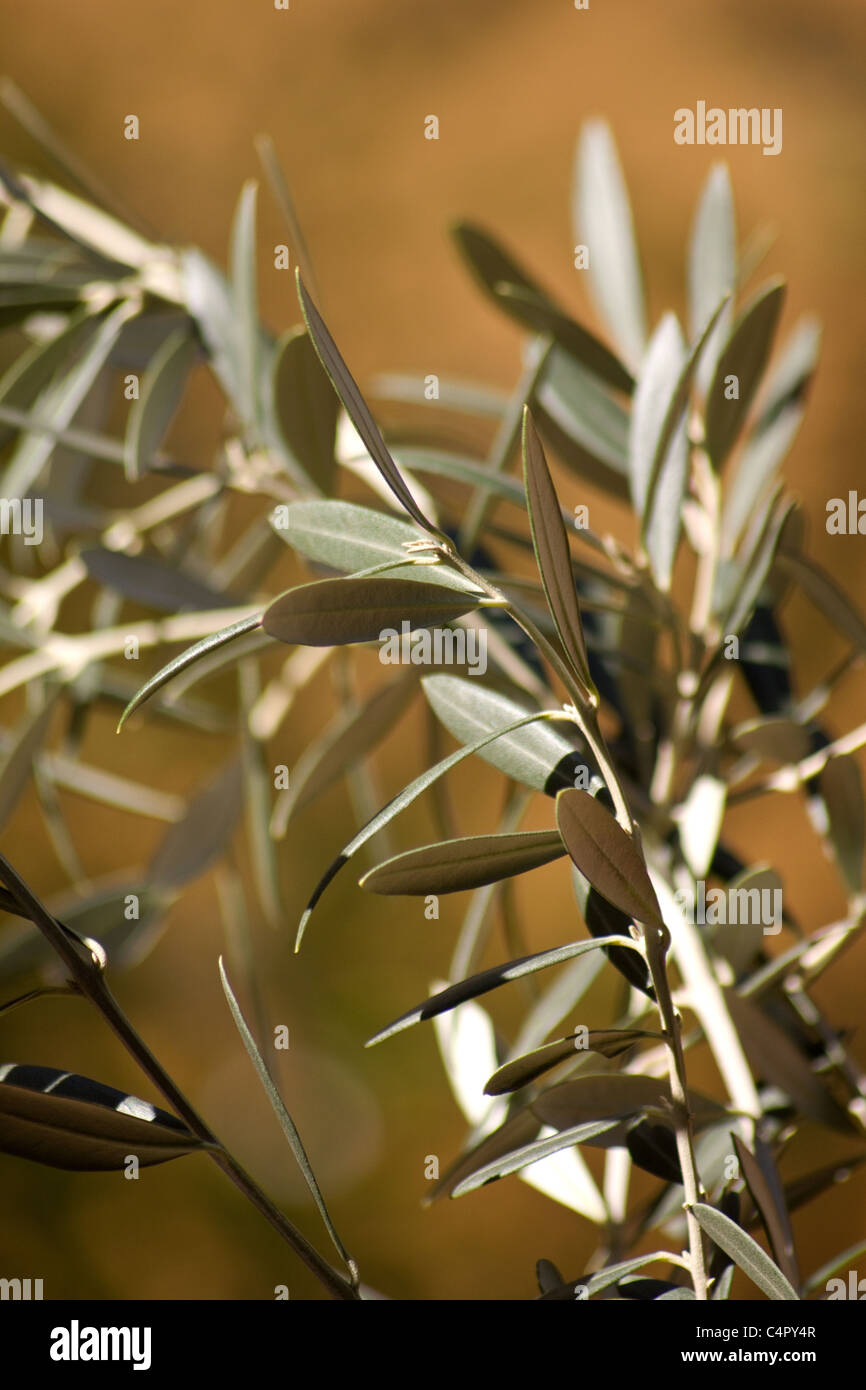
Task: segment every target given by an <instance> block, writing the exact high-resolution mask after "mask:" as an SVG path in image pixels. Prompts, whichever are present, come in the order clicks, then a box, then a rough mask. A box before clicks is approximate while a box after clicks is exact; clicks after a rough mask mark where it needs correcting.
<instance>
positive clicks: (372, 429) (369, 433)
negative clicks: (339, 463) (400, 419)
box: [297, 273, 450, 544]
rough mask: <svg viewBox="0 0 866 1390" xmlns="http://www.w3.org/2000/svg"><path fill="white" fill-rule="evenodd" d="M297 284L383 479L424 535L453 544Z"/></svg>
mask: <svg viewBox="0 0 866 1390" xmlns="http://www.w3.org/2000/svg"><path fill="white" fill-rule="evenodd" d="M297 281H298V300H299V302H300V305H301V311H302V313H303V315H304V321H305V322H306V325H307V329H308V330H309V334H310V337H311V338H312V340H313V344H314V346H315V349H316V352H317V353H318V354H319V359H320V361H321V363H322V366H323V367H324V368H325V371H326V372H327V373H328V376H329V377H330V378H331V381H332V382H333V383H334V390H335V391H336V392H337V395H338V396H339V397H340V400H341V401H342V402H343V405H344V406H345V408H346V411H347V413H348V415H349V418H350V419H351V421H352V424H353V425H354V426H355V429H356V430H357V431H358V434H359V435H360V436H361V439H362V440H363V442H364V447H365V448H366V450H367V452H368V454H369V455H370V457H371V459H372V460H373V462H374V463H375V465H376V467H377V468H378V469H379V472H380V473H381V474H382V477H383V478H384V479H385V482H386V483H387V484H388V486H389V487H390V489H391V491H392V492H393V494H394V496H395V497H396V498H397V501H398V502H399V503H400V505H401V506H402V507H404V508H405V510H406V511H407V512H408V514H409V516H411V517H412V520H413V521H416V522H417V523H418V525H419V526H420V527H421V529H422V530H423V531H426V532H427V533H428V534H430V535H435V536H438V537H439V538H440V540H443V541H446V542H447V543H449V544H450V542H448V538H447V536H445V535H444V534H443V533H442V532H441V531H440V530H439V528H438V527H437V526H434V525H433V523H432V522H431V521H428V520H427V518H426V517H425V515H424V513H423V512H422V511H421V509H420V507H419V506H418V504H417V502H416V501H415V499H414V497H413V496H412V494H411V492H410V491H409V489H408V487H407V486H406V483H405V482H404V480H403V477H402V475H401V473H400V470H399V469H398V467H397V465H396V463H395V462H394V460H393V459H392V457H391V455H390V453H389V452H388V449H387V447H386V445H385V441H384V439H383V438H382V435H381V433H380V431H379V427H378V425H377V424H376V422H375V420H374V419H373V417H372V415H371V414H370V410H369V407H368V406H367V403H366V401H365V400H364V398H363V396H362V395H361V392H360V391H359V389H358V386H357V383H356V382H355V380H354V378H353V377H352V374H351V373H350V371H349V369H348V367H347V366H346V364H345V362H344V361H343V359H342V357H341V356H340V353H339V350H338V348H337V345H336V343H335V342H334V340H333V338H332V337H331V335H330V333H329V332H328V329H327V328H326V326H325V322H324V320H323V318H322V316H321V314H320V313H319V311H318V309H317V308H316V306H315V304H314V303H313V301H312V299H311V298H310V296H309V294H308V293H307V289H306V286H305V285H304V282H303V280H302V279H301V276H300V273H298V276H297Z"/></svg>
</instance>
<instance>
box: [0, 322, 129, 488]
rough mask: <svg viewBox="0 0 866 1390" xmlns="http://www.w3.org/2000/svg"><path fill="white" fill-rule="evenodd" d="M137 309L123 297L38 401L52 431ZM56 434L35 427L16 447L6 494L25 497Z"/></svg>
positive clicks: (80, 397) (71, 412)
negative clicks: (72, 362) (77, 356)
mask: <svg viewBox="0 0 866 1390" xmlns="http://www.w3.org/2000/svg"><path fill="white" fill-rule="evenodd" d="M137 312H138V305H137V304H135V303H133V302H132V301H128V300H124V301H123V302H122V303H120V304H118V305H117V306H116V307H115V308H114V309H112V310H111V312H110V313H109V314H107V315H106V316H105V318H103V319H102V320H101V322H100V324H99V327H98V328H97V330H96V332H95V333H94V334H93V337H92V338H91V339H90V341H89V342H88V344H87V347H86V348H85V350H84V351H83V352H82V354H81V355H80V357H79V358H78V359H77V361H76V362H75V363H74V364H73V365H72V366H71V367H70V368H69V370H68V371H67V372H65V373H64V374H63V376H62V377H60V379H59V380H55V381H52V382H50V383H49V385H48V386H46V387H45V389H44V390H43V391H42V392H41V393H40V395H39V397H38V399H37V401H36V402H35V413H36V415H37V416H38V418H39V422H40V424H43V425H47V426H48V427H49V428H50V430H51V431H57V430H65V429H66V427H67V426H68V425H70V424H71V423H72V420H73V418H74V417H75V414H76V412H77V411H78V409H79V408H80V406H81V405H82V404H83V402H84V400H85V398H86V397H87V395H88V394H89V392H90V391H91V389H92V387H93V385H94V383H95V382H96V379H97V377H98V376H99V374H100V372H101V371H102V369H103V367H104V366H105V364H106V362H107V361H108V358H109V356H110V355H111V352H112V349H113V348H114V346H115V344H116V342H117V340H118V338H119V337H120V333H121V330H122V328H123V325H124V324H125V323H127V322H128V320H129V319H131V318H132V317H133V316H134V315H135V314H136V313H137ZM55 444H56V439H55V437H54V434H53V433H50V434H49V433H45V432H42V431H38V430H34V431H33V432H32V433H29V434H26V435H25V436H24V438H23V439H22V440H21V441H20V443H19V444H18V447H17V448H16V449H15V451H14V453H13V455H12V457H11V459H10V460H9V464H8V466H7V468H6V470H5V473H4V475H3V482H2V488H3V495H4V496H6V497H23V496H24V495H25V494H26V493H27V492H29V490H30V488H31V487H32V486H33V484H34V483H35V482H36V479H37V478H38V477H39V474H40V473H41V472H42V469H43V467H44V466H45V464H46V463H47V462H48V460H49V458H50V457H51V454H52V453H53V451H54V448H55Z"/></svg>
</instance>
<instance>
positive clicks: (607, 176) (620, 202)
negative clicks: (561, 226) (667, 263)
mask: <svg viewBox="0 0 866 1390" xmlns="http://www.w3.org/2000/svg"><path fill="white" fill-rule="evenodd" d="M572 211H573V216H572V226H573V230H574V239H575V241H576V242H577V243H578V244H584V245H586V246H587V247H588V250H589V284H590V289H591V291H592V296H593V299H594V300H595V304H596V307H597V309H598V312H599V314H600V315H601V317H602V318H603V319H604V321H605V324H606V325H607V327H608V329H609V330H610V333H611V336H612V337H613V339H614V341H615V342H616V344H617V345H618V346H619V348H620V350H621V351H622V354H623V357H624V358H625V360H626V362H627V363H628V364H629V365H630V366H632V367H633V366H635V365H636V364H637V363H638V362H640V360H641V357H642V356H643V349H644V343H645V341H646V312H645V309H644V297H643V285H642V283H641V273H640V265H639V262H638V254H637V246H636V244H635V238H634V225H633V222H632V215H631V208H630V206H629V201H628V193H627V191H626V187H625V181H624V180H623V176H622V170H621V169H620V165H619V160H618V159H617V154H616V146H615V145H614V142H613V136H612V135H611V133H610V128H609V127H608V125H607V124H606V123H605V122H603V121H588V122H587V123H586V125H584V127H583V131H582V133H581V138H580V144H579V146H578V151H577V165H576V170H575V184H574V194H573V203H572Z"/></svg>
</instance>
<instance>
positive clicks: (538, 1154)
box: [451, 1120, 616, 1197]
mask: <svg viewBox="0 0 866 1390" xmlns="http://www.w3.org/2000/svg"><path fill="white" fill-rule="evenodd" d="M615 1124H616V1121H615V1120H595V1121H593V1122H591V1123H589V1124H583V1125H574V1126H573V1127H572V1128H571V1129H563V1130H560V1132H559V1133H558V1134H552V1135H550V1136H549V1137H548V1138H546V1139H536V1140H534V1142H533V1143H531V1144H524V1145H523V1147H522V1148H519V1149H514V1150H513V1151H512V1152H511V1153H510V1154H507V1155H506V1156H505V1157H504V1158H496V1159H494V1160H493V1161H492V1162H491V1163H485V1164H484V1166H483V1167H482V1168H478V1169H476V1171H475V1172H474V1173H472V1175H471V1176H470V1177H468V1178H464V1179H463V1181H462V1182H460V1183H458V1184H457V1186H456V1187H455V1188H454V1190H453V1192H452V1193H451V1196H452V1197H465V1195H466V1193H467V1192H474V1191H475V1190H476V1189H477V1188H479V1187H484V1186H485V1184H486V1183H489V1182H496V1181H497V1180H498V1179H499V1178H505V1177H508V1175H509V1173H517V1172H519V1171H520V1169H522V1168H527V1167H528V1166H529V1165H530V1164H531V1163H538V1162H540V1161H541V1159H543V1158H549V1157H550V1155H551V1154H555V1153H559V1152H560V1151H561V1150H562V1149H570V1148H573V1146H574V1145H575V1144H581V1143H584V1142H585V1141H586V1140H587V1139H595V1138H597V1137H598V1135H600V1134H605V1133H606V1132H607V1131H608V1130H610V1129H613V1128H614V1126H615Z"/></svg>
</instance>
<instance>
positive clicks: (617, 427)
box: [534, 348, 629, 497]
mask: <svg viewBox="0 0 866 1390" xmlns="http://www.w3.org/2000/svg"><path fill="white" fill-rule="evenodd" d="M534 409H536V410H537V411H538V412H539V417H540V420H541V424H542V427H543V428H545V429H549V428H550V426H551V425H553V427H554V429H555V431H556V432H557V438H556V439H555V441H554V442H555V443H556V444H557V448H559V438H560V436H561V437H562V438H563V439H564V440H565V441H566V443H567V446H568V448H567V450H562V451H561V452H562V453H563V459H564V461H565V462H566V463H568V464H569V465H570V466H571V467H572V468H574V469H575V471H576V472H578V473H580V474H582V475H583V474H586V475H587V476H589V477H590V479H591V480H597V481H598V482H599V483H600V485H601V486H602V487H604V488H605V489H606V490H607V491H609V492H612V493H613V494H614V496H617V497H627V496H628V424H629V417H628V413H627V411H626V410H624V409H623V407H622V405H621V404H620V402H619V401H618V400H616V399H615V397H614V396H613V395H612V394H611V393H610V391H609V390H608V389H607V387H606V386H605V384H604V382H603V381H601V380H599V378H598V377H597V376H595V375H593V373H592V372H589V371H587V369H586V368H585V367H584V366H583V365H582V364H581V363H580V362H577V361H575V360H574V358H573V357H571V356H570V355H569V354H568V353H565V352H563V350H562V349H561V348H554V349H553V351H552V352H551V354H550V357H549V358H548V361H547V366H546V367H545V369H544V373H543V376H542V379H541V381H540V382H539V385H538V387H537V389H536V392H535V406H534Z"/></svg>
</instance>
